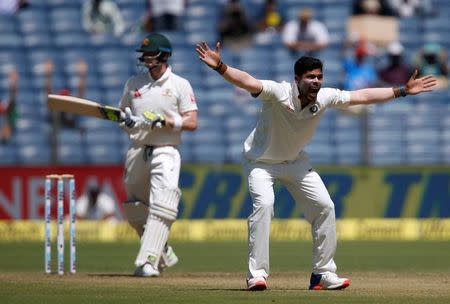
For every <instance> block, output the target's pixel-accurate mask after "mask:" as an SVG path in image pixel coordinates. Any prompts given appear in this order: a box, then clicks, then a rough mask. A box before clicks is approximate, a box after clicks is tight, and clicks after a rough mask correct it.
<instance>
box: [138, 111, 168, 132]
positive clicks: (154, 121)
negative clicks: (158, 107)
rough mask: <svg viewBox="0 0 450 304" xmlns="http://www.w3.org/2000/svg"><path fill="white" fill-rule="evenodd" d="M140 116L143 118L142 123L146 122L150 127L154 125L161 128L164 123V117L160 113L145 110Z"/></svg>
mask: <svg viewBox="0 0 450 304" xmlns="http://www.w3.org/2000/svg"><path fill="white" fill-rule="evenodd" d="M142 117H143V118H144V123H145V124H148V125H149V126H150V127H151V128H152V129H153V128H155V127H156V128H162V127H163V126H165V125H166V117H165V116H164V115H162V114H158V113H154V112H151V111H145V112H144V113H143V114H142Z"/></svg>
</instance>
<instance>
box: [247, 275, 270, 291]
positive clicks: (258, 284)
mask: <svg viewBox="0 0 450 304" xmlns="http://www.w3.org/2000/svg"><path fill="white" fill-rule="evenodd" d="M266 289H267V282H266V278H264V277H256V278H251V279H247V290H248V291H263V290H266Z"/></svg>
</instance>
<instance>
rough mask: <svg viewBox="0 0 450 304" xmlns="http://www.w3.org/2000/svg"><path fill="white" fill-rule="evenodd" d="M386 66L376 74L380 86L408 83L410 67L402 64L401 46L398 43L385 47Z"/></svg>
mask: <svg viewBox="0 0 450 304" xmlns="http://www.w3.org/2000/svg"><path fill="white" fill-rule="evenodd" d="M386 50H387V57H388V61H389V62H388V64H387V66H386V67H384V68H383V69H381V70H380V71H379V72H378V77H379V80H380V85H383V86H388V85H393V86H397V85H402V84H404V83H406V82H408V79H409V77H410V76H411V74H412V73H413V68H412V66H410V65H408V64H406V63H404V62H403V46H402V45H401V44H400V43H399V42H398V41H395V42H392V43H390V44H389V45H388V47H387V49H386Z"/></svg>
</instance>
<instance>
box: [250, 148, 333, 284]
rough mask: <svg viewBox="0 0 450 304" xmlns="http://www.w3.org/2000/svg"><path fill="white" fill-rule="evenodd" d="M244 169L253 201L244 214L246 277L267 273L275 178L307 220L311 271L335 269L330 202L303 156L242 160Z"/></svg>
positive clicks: (316, 175) (323, 186) (319, 179)
mask: <svg viewBox="0 0 450 304" xmlns="http://www.w3.org/2000/svg"><path fill="white" fill-rule="evenodd" d="M244 170H245V173H246V175H247V176H248V181H247V182H248V189H249V191H250V194H251V197H252V201H253V212H252V214H251V215H250V216H249V218H248V247H249V257H248V274H247V278H248V279H251V278H255V277H265V278H267V277H268V276H269V237H270V223H271V220H272V217H273V214H274V211H273V210H274V209H273V205H274V201H275V197H274V190H273V185H274V182H275V181H276V180H278V181H279V182H281V184H282V185H284V186H285V187H286V189H287V190H288V191H289V193H290V194H291V195H292V197H293V198H294V200H295V202H296V203H297V204H299V207H300V209H301V211H302V212H303V214H304V215H305V218H306V220H307V221H308V222H309V223H310V224H311V233H312V241H313V253H312V254H313V256H312V271H313V272H314V273H323V272H326V271H330V272H333V273H334V272H336V264H335V263H334V261H333V256H334V254H335V251H336V221H335V214H334V203H333V201H332V200H331V197H330V195H329V193H328V191H327V189H326V187H325V185H324V183H323V181H322V179H321V178H320V176H319V174H317V172H315V171H314V170H313V169H312V166H311V165H310V163H309V161H308V159H307V157H306V156H301V157H300V158H299V159H297V160H295V161H292V162H285V163H280V164H267V163H262V162H251V161H247V160H244Z"/></svg>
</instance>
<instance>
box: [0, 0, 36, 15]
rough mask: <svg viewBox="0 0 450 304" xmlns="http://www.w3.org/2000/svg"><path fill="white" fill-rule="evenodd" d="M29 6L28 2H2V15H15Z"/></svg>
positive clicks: (14, 0)
mask: <svg viewBox="0 0 450 304" xmlns="http://www.w3.org/2000/svg"><path fill="white" fill-rule="evenodd" d="M29 5H30V3H29V2H28V1H27V0H2V1H0V15H14V14H16V13H18V12H19V11H21V10H22V9H25V8H27V7H28V6H29Z"/></svg>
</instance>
